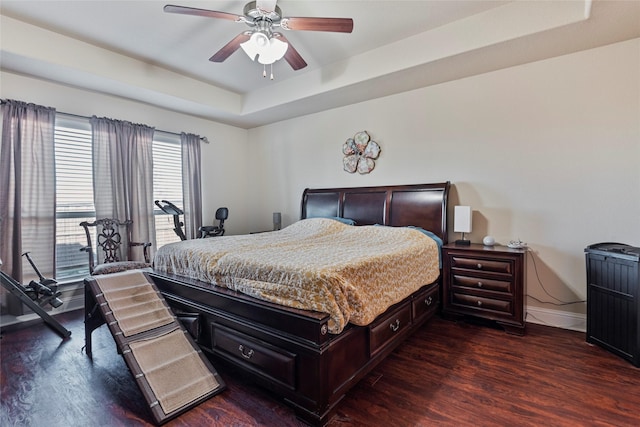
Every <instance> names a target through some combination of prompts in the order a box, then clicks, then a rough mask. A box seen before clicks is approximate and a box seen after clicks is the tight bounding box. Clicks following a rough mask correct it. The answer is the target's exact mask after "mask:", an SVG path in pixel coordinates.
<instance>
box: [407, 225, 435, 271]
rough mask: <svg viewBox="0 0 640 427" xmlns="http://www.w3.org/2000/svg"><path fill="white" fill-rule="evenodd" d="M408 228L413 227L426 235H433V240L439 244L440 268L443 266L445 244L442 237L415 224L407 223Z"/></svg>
mask: <svg viewBox="0 0 640 427" xmlns="http://www.w3.org/2000/svg"><path fill="white" fill-rule="evenodd" d="M407 228H411V229H413V230H416V231H419V232H421V233H422V234H424V235H425V236H427V237H431V238H432V239H433V240H435V242H436V244H437V245H438V259H439V260H440V268H442V245H443V242H442V239H441V238H440V237H438V236H436V235H435V234H434V233H433V232H431V231H429V230H425V229H424V228H420V227H416V226H414V225H407Z"/></svg>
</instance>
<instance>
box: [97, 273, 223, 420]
mask: <svg viewBox="0 0 640 427" xmlns="http://www.w3.org/2000/svg"><path fill="white" fill-rule="evenodd" d="M87 302H88V303H87ZM98 312H99V313H98ZM96 317H99V320H98V321H96V320H95V319H96ZM90 323H91V324H92V325H93V326H90V325H89V324H90ZM103 323H107V325H108V326H109V330H110V331H111V334H112V335H113V338H114V339H115V341H116V345H117V347H118V352H119V353H121V354H122V356H123V357H124V360H125V362H126V364H127V367H128V368H129V370H130V371H131V373H132V374H133V376H134V378H135V380H136V382H137V384H138V386H139V387H140V390H141V391H142V394H143V395H144V397H145V399H146V400H147V403H148V404H149V408H150V409H151V412H152V414H153V417H154V419H155V421H156V423H158V424H162V423H164V422H166V421H168V420H170V419H171V418H174V417H176V416H178V415H180V414H182V413H184V412H186V411H187V410H189V409H191V408H193V407H194V406H196V405H198V404H200V403H202V402H203V401H205V400H207V399H208V398H210V397H212V396H213V395H215V394H217V393H219V392H221V391H222V390H224V389H225V383H224V382H223V381H222V379H221V378H220V377H219V375H218V373H217V372H216V370H215V369H214V368H213V366H211V363H210V362H209V360H208V359H207V358H206V357H205V356H204V354H202V351H201V350H200V349H199V348H198V346H197V344H196V343H195V342H194V341H193V339H192V338H191V336H190V335H189V334H188V333H187V332H186V330H185V329H184V327H183V326H182V324H181V323H180V322H178V320H177V319H176V317H175V316H174V315H173V313H172V312H171V309H170V308H169V306H168V305H167V303H166V302H165V300H164V298H163V297H162V295H161V294H160V292H159V291H158V289H157V288H156V286H155V285H154V284H153V281H152V280H151V279H150V278H149V277H148V276H147V275H146V274H144V272H142V271H140V270H134V271H126V272H122V273H114V274H106V275H100V276H94V277H89V278H86V279H85V328H88V329H87V331H85V336H86V338H87V354H89V355H91V350H90V349H91V344H90V340H91V331H92V330H93V329H95V328H96V327H98V326H99V325H100V324H103Z"/></svg>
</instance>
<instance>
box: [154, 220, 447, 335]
mask: <svg viewBox="0 0 640 427" xmlns="http://www.w3.org/2000/svg"><path fill="white" fill-rule="evenodd" d="M439 256H440V255H439V249H438V244H437V243H436V241H434V240H433V239H431V238H430V237H428V236H427V235H425V234H424V233H421V232H420V231H417V230H415V229H411V228H405V227H383V226H351V225H346V224H343V223H341V222H338V221H335V220H332V219H327V218H312V219H305V220H301V221H298V222H296V223H294V224H292V225H290V226H288V227H286V228H284V229H282V230H279V231H274V232H269V233H260V234H252V235H242V236H221V237H215V238H209V239H194V240H186V241H183V242H177V243H173V244H169V245H165V246H163V247H162V248H160V249H159V250H158V251H157V253H156V256H155V260H154V268H155V269H156V270H157V271H159V272H164V273H171V274H177V275H180V276H185V277H189V278H191V279H197V280H201V281H204V282H208V283H212V284H214V285H217V286H223V287H226V288H229V289H232V290H235V291H238V292H241V293H244V294H246V295H250V296H252V297H255V298H258V299H261V300H265V301H269V302H273V303H277V304H281V305H284V306H287V307H294V308H299V309H304V310H313V311H317V312H322V313H327V314H329V316H330V320H329V324H328V326H329V332H330V333H334V334H337V333H340V332H341V331H342V330H343V329H344V327H345V326H346V325H347V324H348V323H353V324H355V325H367V324H369V323H370V322H371V321H373V320H374V319H375V318H376V317H377V316H378V315H379V314H381V313H383V312H384V311H386V309H387V308H388V307H389V306H391V305H393V304H395V303H397V302H399V301H401V300H403V299H404V298H406V297H407V296H409V295H411V294H412V293H413V292H415V291H416V290H418V289H419V288H420V287H422V286H424V285H426V284H430V283H432V282H434V281H435V280H437V278H438V276H439V274H440V268H439V263H440V260H439Z"/></svg>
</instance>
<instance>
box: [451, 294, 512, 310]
mask: <svg viewBox="0 0 640 427" xmlns="http://www.w3.org/2000/svg"><path fill="white" fill-rule="evenodd" d="M452 296H453V298H452V303H453V304H454V305H460V306H465V307H469V308H474V309H477V310H482V311H487V310H490V311H496V312H500V313H505V314H512V313H513V304H512V302H511V301H503V300H497V299H491V298H483V297H478V296H475V295H466V294H459V293H456V292H454V293H453V295H452Z"/></svg>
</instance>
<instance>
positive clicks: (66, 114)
mask: <svg viewBox="0 0 640 427" xmlns="http://www.w3.org/2000/svg"><path fill="white" fill-rule="evenodd" d="M6 103H7V100H6V99H0V104H6ZM56 114H62V115H64V116H71V117H77V118H79V119H87V120H89V119H90V118H91V117H88V116H81V115H79V114H72V113H65V112H63V111H58V110H56ZM154 131H155V132H162V133H168V134H170V135H177V136H180V134H179V133H177V132H169V131H167V130H161V129H155V128H154ZM200 141H202V142H204V143H206V144H208V143H209V139H208V138H207V137H206V136H201V137H200Z"/></svg>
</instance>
